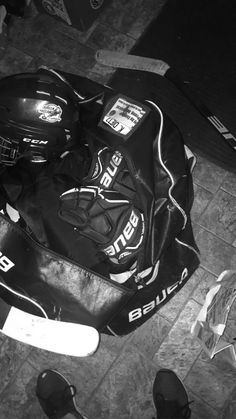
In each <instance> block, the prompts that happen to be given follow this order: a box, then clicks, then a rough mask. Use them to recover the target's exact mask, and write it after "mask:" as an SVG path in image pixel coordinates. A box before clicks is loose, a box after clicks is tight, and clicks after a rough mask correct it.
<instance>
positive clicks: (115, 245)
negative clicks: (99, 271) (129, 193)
mask: <svg viewBox="0 0 236 419" xmlns="http://www.w3.org/2000/svg"><path fill="white" fill-rule="evenodd" d="M60 199H61V205H60V210H59V216H60V217H61V218H62V219H63V220H65V221H67V222H68V223H70V224H72V225H73V226H75V227H76V228H77V229H78V231H79V232H80V234H82V235H84V236H85V237H87V238H89V239H91V240H93V241H94V242H95V243H96V244H97V245H98V248H99V249H100V250H101V251H102V252H104V253H105V254H106V255H107V256H108V257H109V260H110V262H112V263H114V264H126V265H127V263H129V262H130V266H131V264H132V263H133V261H134V259H135V257H136V256H137V254H138V253H139V252H140V250H141V249H142V242H143V236H144V219H143V215H142V214H141V212H140V211H139V210H138V209H137V208H135V207H134V205H133V204H132V203H131V202H130V201H129V200H127V199H125V198H124V196H122V195H121V194H120V193H118V192H116V191H111V190H101V189H100V188H98V187H96V186H88V187H81V188H80V189H77V188H75V189H71V190H69V191H67V192H65V193H63V194H62V195H61V197H60Z"/></svg>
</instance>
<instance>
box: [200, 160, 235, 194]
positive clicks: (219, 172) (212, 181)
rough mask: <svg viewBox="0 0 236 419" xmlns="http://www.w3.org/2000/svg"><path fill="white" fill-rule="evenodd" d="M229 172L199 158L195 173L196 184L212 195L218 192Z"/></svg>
mask: <svg viewBox="0 0 236 419" xmlns="http://www.w3.org/2000/svg"><path fill="white" fill-rule="evenodd" d="M226 174H227V172H226V171H225V170H224V169H222V168H221V167H219V166H216V165H215V164H214V163H212V162H209V161H208V160H206V159H205V158H204V157H202V156H197V164H196V166H195V169H194V172H193V179H194V182H195V183H197V184H198V185H199V186H202V187H203V188H205V189H207V190H208V191H210V192H211V193H214V192H216V191H217V189H218V188H219V187H220V185H221V183H222V181H223V179H224V178H225V176H226Z"/></svg>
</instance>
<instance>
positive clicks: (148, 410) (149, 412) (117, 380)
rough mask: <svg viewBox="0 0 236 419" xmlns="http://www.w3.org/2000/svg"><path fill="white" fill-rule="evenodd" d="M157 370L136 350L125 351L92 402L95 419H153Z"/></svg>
mask: <svg viewBox="0 0 236 419" xmlns="http://www.w3.org/2000/svg"><path fill="white" fill-rule="evenodd" d="M155 374H156V368H155V367H154V366H153V364H151V363H150V362H148V361H147V360H146V358H145V357H143V356H142V354H140V353H138V352H137V351H136V350H135V348H133V347H130V346H129V347H128V348H127V349H126V350H124V351H123V352H122V354H121V356H120V358H118V359H117V361H116V363H115V364H114V365H113V367H112V369H111V370H110V371H109V374H107V376H106V377H105V379H104V381H103V382H102V384H101V386H100V387H99V388H98V389H97V391H96V392H95V393H94V394H93V395H92V403H89V401H88V404H87V406H88V411H87V414H88V416H89V417H90V418H91V419H95V418H102V419H111V418H112V419H120V418H122V419H143V418H147V419H148V418H152V416H153V415H154V407H153V403H152V385H153V381H154V377H155Z"/></svg>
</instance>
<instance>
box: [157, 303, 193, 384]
mask: <svg viewBox="0 0 236 419" xmlns="http://www.w3.org/2000/svg"><path fill="white" fill-rule="evenodd" d="M199 310H200V305H199V304H198V303H197V302H195V301H193V300H189V301H188V303H187V304H186V306H185V307H184V309H183V310H182V312H181V314H180V316H179V317H178V319H177V321H176V322H175V324H174V326H173V327H172V328H171V330H170V332H169V334H168V335H167V337H166V339H165V340H164V342H163V343H162V344H161V346H160V348H159V349H158V351H157V352H156V354H155V355H154V358H153V360H154V361H155V362H156V363H157V365H161V366H162V367H163V368H169V369H173V370H174V371H175V372H176V373H177V374H178V376H179V377H181V378H184V377H185V375H186V374H187V373H188V371H189V369H190V368H191V366H192V364H193V362H194V361H195V359H196V358H197V357H198V355H199V353H200V351H201V348H200V345H199V343H198V342H197V341H196V340H195V339H193V338H192V336H191V334H190V328H191V326H192V323H193V322H194V320H195V318H196V316H197V314H198V312H199Z"/></svg>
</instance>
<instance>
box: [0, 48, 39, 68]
mask: <svg viewBox="0 0 236 419" xmlns="http://www.w3.org/2000/svg"><path fill="white" fill-rule="evenodd" d="M31 60H32V57H31V56H30V55H27V54H24V53H23V52H21V51H19V50H18V49H16V48H14V47H11V46H10V45H8V47H7V48H6V51H5V55H4V59H1V61H0V72H1V73H2V74H3V75H10V74H15V73H21V72H22V71H24V70H25V68H26V67H27V66H28V65H29V63H30V62H31Z"/></svg>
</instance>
